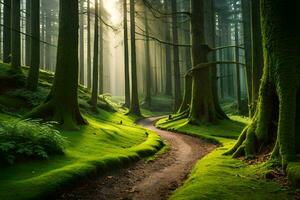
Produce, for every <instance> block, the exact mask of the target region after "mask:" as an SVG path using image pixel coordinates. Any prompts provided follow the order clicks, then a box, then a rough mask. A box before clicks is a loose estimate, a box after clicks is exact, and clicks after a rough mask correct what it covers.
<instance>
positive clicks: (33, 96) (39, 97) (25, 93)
mask: <svg viewBox="0 0 300 200" xmlns="http://www.w3.org/2000/svg"><path fill="white" fill-rule="evenodd" d="M48 93H49V90H47V89H44V88H39V89H38V90H37V91H35V92H33V91H30V90H27V89H25V88H21V89H17V90H13V91H11V92H9V93H8V95H10V96H13V97H16V98H20V99H24V100H26V101H27V102H28V103H29V104H30V105H31V106H38V105H39V104H41V103H42V102H43V101H44V100H45V97H46V96H47V94H48Z"/></svg>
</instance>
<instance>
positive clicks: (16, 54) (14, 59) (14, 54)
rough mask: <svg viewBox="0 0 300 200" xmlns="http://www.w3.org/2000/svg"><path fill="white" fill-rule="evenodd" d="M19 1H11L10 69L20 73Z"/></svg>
mask: <svg viewBox="0 0 300 200" xmlns="http://www.w3.org/2000/svg"><path fill="white" fill-rule="evenodd" d="M20 6H21V4H20V0H12V1H11V28H12V30H11V68H12V71H13V72H15V73H20V72H21V36H20V12H21V10H20Z"/></svg>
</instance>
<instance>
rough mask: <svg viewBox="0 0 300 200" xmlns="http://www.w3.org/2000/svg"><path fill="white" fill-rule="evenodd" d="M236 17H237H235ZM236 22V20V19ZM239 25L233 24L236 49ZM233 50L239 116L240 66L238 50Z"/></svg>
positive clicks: (240, 109) (240, 107)
mask: <svg viewBox="0 0 300 200" xmlns="http://www.w3.org/2000/svg"><path fill="white" fill-rule="evenodd" d="M235 16H236V17H237V16H238V15H235ZM236 20H237V19H236ZM238 27H239V24H238V22H237V21H236V22H235V28H234V29H235V45H236V46H237V47H238V46H239V45H240V44H239V41H240V38H239V30H238ZM237 47H236V48H235V61H236V62H237V64H236V65H235V76H236V83H235V87H236V88H235V89H236V105H237V112H238V113H239V114H241V111H242V105H241V104H242V103H241V102H242V100H241V77H240V64H238V63H239V62H240V49H239V48H237Z"/></svg>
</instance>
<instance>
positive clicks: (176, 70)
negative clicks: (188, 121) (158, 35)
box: [171, 0, 181, 111]
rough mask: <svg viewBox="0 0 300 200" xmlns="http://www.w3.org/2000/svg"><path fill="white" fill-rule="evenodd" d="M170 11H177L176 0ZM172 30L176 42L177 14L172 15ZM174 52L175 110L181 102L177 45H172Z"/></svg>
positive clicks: (175, 42) (176, 42)
mask: <svg viewBox="0 0 300 200" xmlns="http://www.w3.org/2000/svg"><path fill="white" fill-rule="evenodd" d="M171 5H172V12H173V13H176V12H177V1H176V0H172V3H171ZM172 26H173V27H172V30H173V43H174V44H178V31H177V26H178V24H177V15H172ZM173 54H174V57H173V59H174V61H173V64H174V97H175V100H174V110H175V111H177V110H178V109H179V107H180V104H181V77H180V65H179V49H178V46H176V45H175V46H174V47H173Z"/></svg>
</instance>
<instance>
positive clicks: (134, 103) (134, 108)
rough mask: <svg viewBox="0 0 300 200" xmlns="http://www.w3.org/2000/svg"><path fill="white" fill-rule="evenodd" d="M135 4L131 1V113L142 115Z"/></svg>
mask: <svg viewBox="0 0 300 200" xmlns="http://www.w3.org/2000/svg"><path fill="white" fill-rule="evenodd" d="M134 4H135V2H134V0H130V35H131V40H130V42H131V102H130V109H129V113H130V114H134V115H138V116H140V115H141V111H140V105H139V95H138V87H137V71H136V46H135V5H134Z"/></svg>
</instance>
